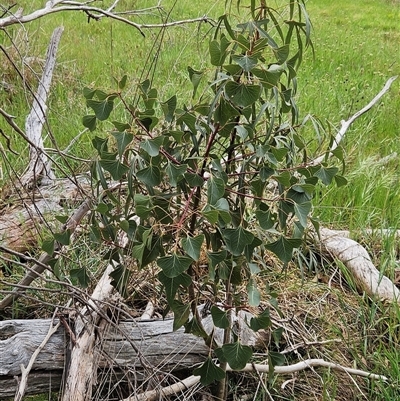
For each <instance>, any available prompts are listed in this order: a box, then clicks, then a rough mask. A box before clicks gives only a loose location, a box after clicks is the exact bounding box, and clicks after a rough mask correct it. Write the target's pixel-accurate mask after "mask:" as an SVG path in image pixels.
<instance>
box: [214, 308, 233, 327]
mask: <svg viewBox="0 0 400 401" xmlns="http://www.w3.org/2000/svg"><path fill="white" fill-rule="evenodd" d="M211 316H212V320H213V323H214V326H215V327H219V328H220V329H226V328H228V327H229V319H228V314H227V312H226V311H223V310H221V309H219V308H218V307H216V306H215V305H213V306H212V307H211Z"/></svg>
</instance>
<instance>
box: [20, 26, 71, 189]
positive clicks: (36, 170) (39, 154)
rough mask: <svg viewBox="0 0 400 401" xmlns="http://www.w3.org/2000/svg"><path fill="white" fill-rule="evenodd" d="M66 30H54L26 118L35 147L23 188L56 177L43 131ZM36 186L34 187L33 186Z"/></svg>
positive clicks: (26, 129) (26, 126) (26, 124)
mask: <svg viewBox="0 0 400 401" xmlns="http://www.w3.org/2000/svg"><path fill="white" fill-rule="evenodd" d="M63 30H64V28H62V27H58V28H56V29H55V30H54V32H53V35H52V36H51V40H50V43H49V46H48V48H47V54H46V64H45V66H44V71H43V74H42V77H41V78H40V81H39V85H38V89H37V92H36V94H35V96H34V99H33V103H32V107H31V110H30V112H29V114H28V117H27V118H26V122H25V131H26V135H27V136H28V138H29V139H30V140H31V142H33V144H34V146H32V145H31V146H30V149H29V165H28V167H27V169H26V171H25V173H24V174H23V176H22V177H21V179H20V182H21V184H22V186H24V187H27V186H29V185H32V182H33V183H35V180H36V179H37V178H38V177H39V176H43V178H45V179H47V181H49V182H51V181H52V180H53V179H54V178H55V176H54V173H52V171H51V162H50V160H49V159H48V157H47V156H46V154H45V152H44V142H43V138H42V129H43V125H44V124H45V121H46V111H47V104H46V103H47V96H48V93H49V91H50V85H51V80H52V77H53V71H54V67H55V65H56V56H57V49H58V45H59V43H60V40H61V35H62V32H63ZM33 186H34V185H33Z"/></svg>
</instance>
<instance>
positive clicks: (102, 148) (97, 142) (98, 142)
mask: <svg viewBox="0 0 400 401" xmlns="http://www.w3.org/2000/svg"><path fill="white" fill-rule="evenodd" d="M92 145H93V147H94V148H95V149H96V150H97V153H98V154H99V156H101V154H102V153H103V152H107V151H108V146H107V145H108V138H100V137H99V136H95V137H94V138H93V139H92Z"/></svg>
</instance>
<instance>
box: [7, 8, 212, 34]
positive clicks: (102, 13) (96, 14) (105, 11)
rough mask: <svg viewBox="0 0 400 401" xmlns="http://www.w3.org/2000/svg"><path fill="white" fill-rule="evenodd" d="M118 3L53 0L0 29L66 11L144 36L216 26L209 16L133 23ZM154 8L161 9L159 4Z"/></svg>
mask: <svg viewBox="0 0 400 401" xmlns="http://www.w3.org/2000/svg"><path fill="white" fill-rule="evenodd" d="M117 3H118V1H115V2H114V3H113V4H112V5H111V6H110V7H108V8H100V7H93V6H90V5H88V2H78V1H66V0H52V1H47V2H46V5H45V7H43V8H41V9H38V10H35V11H33V12H32V13H30V14H24V10H23V8H22V7H20V8H19V9H18V10H17V11H16V12H15V13H11V11H9V14H10V15H8V16H7V17H4V18H0V29H1V28H5V27H7V26H9V25H14V24H26V23H28V22H31V21H34V20H36V19H39V18H42V17H44V16H46V15H50V14H54V13H58V12H64V11H83V12H85V13H86V14H87V15H88V18H89V19H90V18H92V19H95V20H99V19H101V18H102V17H108V18H111V19H114V20H116V21H119V22H122V23H125V24H127V25H130V26H132V27H134V28H135V29H137V30H138V31H139V32H140V33H141V34H142V35H143V36H145V35H144V32H143V29H148V28H168V27H172V26H177V25H187V24H192V23H197V22H208V23H212V24H214V23H215V22H214V21H213V20H212V19H210V18H208V17H207V16H203V17H200V18H193V19H185V20H180V21H172V22H167V23H162V24H138V23H136V22H133V21H131V20H130V19H128V18H125V17H122V16H121V15H122V13H117V12H114V11H113V9H114V8H115V6H116V4H117ZM153 8H161V7H160V5H159V4H158V5H157V6H155V7H153ZM138 13H140V11H134V10H131V11H126V12H124V13H123V14H125V15H135V14H138Z"/></svg>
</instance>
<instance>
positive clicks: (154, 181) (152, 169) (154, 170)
mask: <svg viewBox="0 0 400 401" xmlns="http://www.w3.org/2000/svg"><path fill="white" fill-rule="evenodd" d="M136 176H137V178H138V179H139V180H140V181H142V182H143V183H144V184H146V185H148V186H149V187H156V186H157V185H160V183H161V171H160V169H159V168H158V167H157V166H153V165H150V166H148V167H146V168H144V169H142V170H139V171H138V172H137V173H136Z"/></svg>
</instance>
